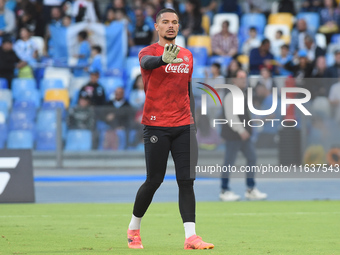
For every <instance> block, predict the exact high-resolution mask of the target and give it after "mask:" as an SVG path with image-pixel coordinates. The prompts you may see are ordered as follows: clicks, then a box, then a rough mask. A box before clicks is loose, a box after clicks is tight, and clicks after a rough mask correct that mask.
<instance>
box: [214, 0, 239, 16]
mask: <svg viewBox="0 0 340 255" xmlns="http://www.w3.org/2000/svg"><path fill="white" fill-rule="evenodd" d="M237 2H238V1H237V0H222V1H221V2H220V7H219V9H218V12H220V13H224V12H232V13H236V12H237V11H238V4H237Z"/></svg>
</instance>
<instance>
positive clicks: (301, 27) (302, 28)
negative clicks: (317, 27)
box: [297, 19, 307, 31]
mask: <svg viewBox="0 0 340 255" xmlns="http://www.w3.org/2000/svg"><path fill="white" fill-rule="evenodd" d="M306 28H307V24H306V21H305V20H303V19H300V20H298V22H297V29H298V30H299V31H305V30H306Z"/></svg>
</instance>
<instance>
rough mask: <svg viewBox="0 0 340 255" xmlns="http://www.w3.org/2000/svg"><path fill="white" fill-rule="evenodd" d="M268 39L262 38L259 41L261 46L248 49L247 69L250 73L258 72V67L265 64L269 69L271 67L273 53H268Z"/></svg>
mask: <svg viewBox="0 0 340 255" xmlns="http://www.w3.org/2000/svg"><path fill="white" fill-rule="evenodd" d="M269 49H270V41H269V40H268V39H264V40H262V42H261V46H260V47H259V48H256V49H252V50H251V51H250V56H249V69H250V74H251V75H254V74H260V69H261V67H262V66H266V67H267V68H269V69H270V70H271V69H272V64H273V61H272V60H273V59H274V56H273V54H271V53H270V51H269Z"/></svg>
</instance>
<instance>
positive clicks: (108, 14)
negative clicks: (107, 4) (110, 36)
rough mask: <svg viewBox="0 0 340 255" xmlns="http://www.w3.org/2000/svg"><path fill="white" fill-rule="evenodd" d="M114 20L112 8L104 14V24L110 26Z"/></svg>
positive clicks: (114, 14)
mask: <svg viewBox="0 0 340 255" xmlns="http://www.w3.org/2000/svg"><path fill="white" fill-rule="evenodd" d="M115 20H116V13H115V10H114V9H113V8H109V9H108V10H107V12H106V18H105V21H104V24H105V25H110V24H111V23H112V22H113V21H115Z"/></svg>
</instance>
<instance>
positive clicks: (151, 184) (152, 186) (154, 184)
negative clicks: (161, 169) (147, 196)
mask: <svg viewBox="0 0 340 255" xmlns="http://www.w3.org/2000/svg"><path fill="white" fill-rule="evenodd" d="M161 184H162V182H158V181H149V180H146V181H145V182H144V184H143V186H144V187H145V188H146V189H148V190H151V191H156V190H157V189H158V188H159V186H161Z"/></svg>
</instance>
